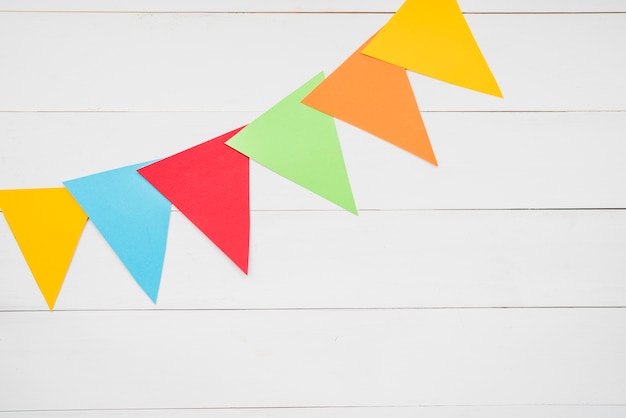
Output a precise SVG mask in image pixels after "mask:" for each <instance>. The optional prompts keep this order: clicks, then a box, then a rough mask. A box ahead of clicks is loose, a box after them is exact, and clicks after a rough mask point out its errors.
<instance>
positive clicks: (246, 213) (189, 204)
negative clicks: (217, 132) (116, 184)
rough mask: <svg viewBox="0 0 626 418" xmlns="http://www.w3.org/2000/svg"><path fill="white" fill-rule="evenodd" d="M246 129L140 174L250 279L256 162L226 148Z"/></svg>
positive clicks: (147, 167) (223, 136)
mask: <svg viewBox="0 0 626 418" xmlns="http://www.w3.org/2000/svg"><path fill="white" fill-rule="evenodd" d="M241 129H242V128H239V129H235V130H234V131H231V132H228V133H226V134H224V135H222V136H218V137H217V138H214V139H212V140H210V141H207V142H204V143H202V144H200V145H197V146H195V147H193V148H190V149H188V150H185V151H182V152H180V153H178V154H175V155H173V156H171V157H168V158H165V159H164V160H161V161H158V162H156V163H154V164H151V165H149V166H146V167H144V168H142V169H140V170H139V174H141V175H142V176H144V177H145V178H146V180H148V181H149V182H150V183H152V185H153V186H154V187H156V188H157V189H158V190H159V191H160V192H161V193H162V194H163V196H165V197H166V198H167V199H169V201H170V202H171V203H172V204H173V205H174V206H176V207H177V208H178V209H179V210H180V211H181V213H182V214H183V215H185V216H186V217H187V218H188V219H189V220H190V221H191V222H192V223H193V224H194V225H195V226H197V227H198V228H199V229H200V230H201V231H202V232H203V233H204V234H205V235H206V236H207V237H209V239H211V241H213V243H215V245H217V246H218V247H219V248H220V249H221V250H222V251H223V252H224V253H225V254H226V255H227V256H228V257H229V258H230V259H231V260H232V261H233V262H234V263H235V264H236V265H237V266H238V267H239V268H240V269H241V270H243V272H244V273H248V253H249V245H250V173H249V172H250V160H249V159H248V157H246V156H245V155H243V154H241V153H240V152H238V151H235V150H234V149H232V148H230V147H227V146H226V145H224V142H225V141H226V140H228V139H230V138H231V137H232V136H233V135H235V134H236V133H237V132H239V131H240V130H241Z"/></svg>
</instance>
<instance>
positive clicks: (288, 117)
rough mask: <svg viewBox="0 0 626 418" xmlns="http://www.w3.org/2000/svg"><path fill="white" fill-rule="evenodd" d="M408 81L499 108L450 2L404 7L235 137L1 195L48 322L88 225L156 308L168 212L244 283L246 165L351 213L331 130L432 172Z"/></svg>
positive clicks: (417, 0) (412, 1) (422, 0)
mask: <svg viewBox="0 0 626 418" xmlns="http://www.w3.org/2000/svg"><path fill="white" fill-rule="evenodd" d="M406 69H408V70H411V71H415V72H418V73H421V74H424V75H426V76H429V77H433V78H436V79H439V80H442V81H446V82H448V83H452V84H455V85H458V86H461V87H465V88H469V89H473V90H476V91H479V92H482V93H486V94H491V95H494V96H499V97H502V94H501V92H500V88H499V87H498V84H497V83H496V81H495V78H494V77H493V75H492V73H491V70H490V69H489V67H488V65H487V63H486V61H485V59H484V57H483V55H482V53H481V51H480V49H479V48H478V45H477V44H476V41H475V40H474V37H473V35H472V33H471V31H470V29H469V26H468V25H467V22H466V21H465V18H464V17H463V14H462V13H461V10H460V8H459V6H458V4H457V3H456V1H455V0H438V1H429V0H407V1H406V2H405V3H404V4H403V5H402V6H401V7H400V9H399V10H398V11H397V13H396V14H394V15H393V16H392V18H391V19H390V20H389V22H388V23H387V24H386V25H385V26H383V28H382V29H381V30H380V31H379V32H378V33H376V34H375V35H373V36H372V38H370V40H368V41H367V42H365V43H364V44H363V45H362V46H361V47H360V48H359V49H358V50H357V51H355V52H354V53H353V54H352V55H351V56H350V57H349V58H348V59H347V60H346V61H345V62H344V63H343V64H341V65H340V66H339V67H338V68H337V69H336V70H335V71H334V72H333V73H331V75H330V76H329V77H328V78H327V79H326V80H324V74H323V73H319V74H318V75H316V76H315V77H313V78H312V79H311V80H309V81H308V82H306V83H305V84H303V85H302V86H301V87H299V88H298V89H296V90H295V91H294V92H292V93H291V94H289V95H287V96H286V97H285V98H284V99H283V100H281V101H280V102H279V103H277V104H276V105H274V106H273V107H271V108H270V109H269V110H267V111H266V112H264V113H263V114H261V115H260V116H259V117H258V118H257V119H255V120H253V121H252V122H251V123H249V124H248V125H247V126H245V127H241V128H238V129H235V130H233V131H230V132H228V133H225V134H223V135H221V136H218V137H216V138H214V139H211V140H209V141H205V142H203V143H201V144H199V145H197V146H195V147H192V148H189V149H187V150H184V151H181V152H179V153H177V154H174V155H172V156H169V157H167V158H164V159H162V160H159V161H151V162H148V163H141V164H133V165H130V166H126V167H122V168H118V169H114V170H109V171H104V172H101V173H97V174H92V175H90V176H86V177H81V178H77V179H73V180H68V181H65V182H64V183H63V184H64V185H65V187H66V188H50V189H22V190H0V209H2V212H3V214H4V217H5V218H6V220H7V222H8V225H9V227H10V229H11V231H12V233H13V235H14V237H15V239H16V241H17V244H18V246H19V248H20V250H21V251H22V254H23V256H24V258H25V260H26V263H27V264H28V266H29V268H30V270H31V272H32V275H33V277H34V278H35V280H36V282H37V285H38V286H39V288H40V290H41V293H42V295H43V296H44V299H45V300H46V303H47V305H48V307H49V309H50V310H52V309H53V308H54V305H55V302H56V300H57V297H58V294H59V292H60V290H61V287H62V285H63V281H64V279H65V276H66V274H67V271H68V268H69V265H70V263H71V260H72V257H73V254H74V251H75V248H76V246H77V244H78V240H79V239H80V235H81V234H82V231H83V228H84V225H85V223H86V221H87V217H88V216H89V218H91V220H92V221H93V223H94V225H95V226H96V228H97V229H98V230H99V231H100V233H101V234H102V236H103V237H104V239H105V240H106V241H107V243H108V244H109V245H110V246H111V248H112V249H113V251H114V252H115V253H116V254H117V256H118V257H119V259H120V260H121V262H122V263H123V264H124V265H125V266H126V268H127V269H128V271H129V272H130V274H131V275H132V277H133V278H134V279H135V281H136V282H137V284H138V285H139V286H140V287H141V288H142V289H143V291H144V292H145V293H146V294H147V295H148V296H149V297H150V299H151V300H152V301H153V302H155V303H156V301H157V297H158V292H159V286H160V282H161V275H162V271H163V263H164V258H165V250H166V244H167V234H168V228H169V220H170V213H171V206H172V204H173V205H175V206H176V207H177V208H178V209H179V210H180V211H181V213H182V214H184V215H185V216H186V217H187V218H188V219H189V220H190V221H191V222H192V223H193V224H194V225H195V226H196V227H198V228H199V229H200V230H201V231H202V232H203V233H204V234H205V235H206V236H207V237H208V238H209V239H210V240H211V241H212V242H213V243H215V245H216V246H217V247H218V248H220V250H221V251H223V252H224V254H225V255H226V256H227V257H228V258H230V260H232V262H233V263H234V264H235V265H236V266H237V267H238V268H239V269H241V270H242V271H243V272H244V273H246V274H247V273H248V259H249V242H250V190H249V188H250V179H249V170H250V169H249V164H250V163H249V160H250V159H253V160H255V161H257V162H258V163H260V164H261V165H263V166H265V167H266V168H268V169H270V170H272V171H274V172H276V173H277V174H279V175H281V176H283V177H285V178H287V179H289V180H291V181H293V182H295V183H296V184H298V185H300V186H302V187H304V188H306V189H308V190H310V191H311V192H313V193H316V194H317V195H319V196H321V197H323V198H325V199H327V200H328V201H330V202H332V203H334V204H336V205H337V206H339V207H341V208H343V209H346V210H348V211H349V212H352V213H354V214H356V213H357V207H356V204H355V202H354V197H353V195H352V190H351V187H350V181H349V178H348V173H347V170H346V167H345V163H344V158H343V153H342V150H341V146H340V143H339V138H338V136H337V130H336V127H335V121H334V118H337V119H340V120H343V121H345V122H347V123H349V124H352V125H354V126H356V127H358V128H360V129H363V130H364V131H366V132H369V133H371V134H373V135H375V136H378V137H380V138H381V139H384V140H386V141H388V142H390V143H392V144H394V145H396V146H398V147H400V148H402V149H404V150H406V151H408V152H410V153H413V154H415V155H416V156H418V157H420V158H422V159H424V160H426V161H428V162H430V163H432V164H433V165H437V160H436V158H435V154H434V152H433V149H432V146H431V144H430V139H429V137H428V134H427V132H426V128H425V126H424V122H423V120H422V117H421V115H420V111H419V107H418V105H417V101H416V99H415V95H414V93H413V90H412V88H411V84H410V82H409V79H408V76H407V73H406Z"/></svg>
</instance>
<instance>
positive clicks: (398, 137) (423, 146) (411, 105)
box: [302, 41, 437, 165]
mask: <svg viewBox="0 0 626 418" xmlns="http://www.w3.org/2000/svg"><path fill="white" fill-rule="evenodd" d="M368 42H369V41H368ZM368 42H366V43H365V44H363V45H362V46H361V47H360V48H359V49H358V50H357V51H356V52H355V53H354V54H352V55H351V56H350V57H349V58H348V59H347V60H346V61H345V62H344V63H343V64H341V65H340V66H339V68H337V69H336V70H335V71H334V72H333V73H332V74H330V75H329V76H328V77H327V78H326V79H325V80H324V81H322V83H321V84H320V85H319V86H317V87H316V88H315V89H314V90H313V91H312V92H311V93H310V94H309V95H308V96H306V97H305V98H304V100H302V103H304V104H305V105H307V106H311V107H312V108H315V109H317V110H319V111H321V112H324V113H327V114H329V115H331V116H334V117H336V118H337V119H340V120H342V121H344V122H347V123H349V124H350V125H354V126H356V127H357V128H361V129H363V130H364V131H366V132H369V133H371V134H373V135H376V136H377V137H379V138H382V139H384V140H386V141H388V142H391V143H392V144H394V145H397V146H398V147H400V148H402V149H405V150H407V151H409V152H411V153H413V154H415V155H417V156H418V157H420V158H423V159H424V160H426V161H428V162H430V163H432V164H434V165H437V160H436V158H435V154H434V153H433V149H432V147H431V145H430V141H429V139H428V133H427V132H426V128H425V127H424V122H423V121H422V116H421V115H420V111H419V108H418V106H417V102H416V101H415V95H414V94H413V89H412V88H411V83H410V82H409V78H408V76H407V74H406V70H405V69H404V68H402V67H398V66H396V65H393V64H389V63H387V62H384V61H380V60H378V59H375V58H371V57H368V56H366V55H363V54H361V51H362V50H363V48H364V47H365V46H366V45H367V43H368Z"/></svg>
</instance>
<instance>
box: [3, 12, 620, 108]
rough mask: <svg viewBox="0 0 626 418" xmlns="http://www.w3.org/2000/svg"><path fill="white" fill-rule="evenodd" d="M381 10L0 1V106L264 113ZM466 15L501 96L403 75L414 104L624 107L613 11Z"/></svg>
mask: <svg viewBox="0 0 626 418" xmlns="http://www.w3.org/2000/svg"><path fill="white" fill-rule="evenodd" d="M388 19H389V15H386V14H258V13H256V14H255V13H253V14H240V13H234V14H137V13H0V50H2V51H3V56H2V65H1V66H0V91H2V92H3V94H2V95H0V110H10V111H16V110H27V111H51V110H55V111H66V110H90V111H93V110H125V111H128V110H134V111H136V110H157V111H163V110H175V111H191V110H204V111H207V110H209V111H233V110H234V111H242V110H247V111H264V110H266V109H267V108H268V107H270V106H271V105H273V104H274V103H276V102H277V101H278V100H280V99H282V98H283V97H284V96H286V95H287V94H288V93H290V92H291V91H293V90H295V89H296V88H297V87H299V86H300V85H301V84H303V83H304V82H305V81H307V80H309V79H310V78H311V77H313V76H314V75H315V74H317V73H318V72H319V71H321V70H325V71H327V72H328V71H331V70H333V69H334V68H335V67H336V66H337V65H339V64H340V63H341V62H342V61H343V60H344V59H345V58H346V57H347V56H348V55H349V54H350V53H352V52H353V51H354V50H355V49H356V48H357V47H358V46H359V45H361V44H362V43H363V42H364V40H366V39H367V38H369V37H370V36H371V34H372V33H374V32H376V31H377V30H378V29H379V28H380V27H381V26H382V25H383V24H384V23H385V22H386V21H387V20H388ZM467 19H468V22H469V24H470V25H471V27H472V29H473V32H474V35H475V37H476V39H477V41H478V43H479V44H480V46H481V48H482V50H483V53H484V55H485V57H486V59H487V60H488V62H489V64H490V66H491V68H492V70H493V72H494V74H495V76H496V77H497V79H498V82H499V84H500V85H501V86H502V92H503V94H504V97H505V100H502V99H499V98H495V97H491V96H487V95H483V94H480V93H476V92H472V91H469V90H465V89H461V88H457V87H454V86H449V85H447V84H445V83H442V82H438V81H435V80H430V79H427V78H425V77H421V76H417V75H416V76H414V77H412V80H413V81H414V87H415V91H416V96H417V99H418V103H419V104H420V106H421V108H422V109H423V110H438V111H442V110H445V111H449V110H465V111H467V110H473V111H477V110H481V111H512V110H523V111H538V110H541V111H572V110H577V111H588V110H593V111H605V110H620V111H621V110H626V94H624V92H626V80H625V79H624V77H623V74H624V73H625V72H626V56H625V54H623V53H622V49H621V48H619V45H615V40H616V39H626V14H622V13H610V14H540V15H537V14H504V15H500V14H497V15H491V14H477V15H471V16H468V17H467ZM252 39H254V42H252Z"/></svg>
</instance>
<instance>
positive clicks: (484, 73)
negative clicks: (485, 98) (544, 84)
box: [363, 0, 502, 97]
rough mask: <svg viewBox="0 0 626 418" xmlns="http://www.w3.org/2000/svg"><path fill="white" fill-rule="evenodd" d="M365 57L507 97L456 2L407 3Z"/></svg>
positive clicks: (413, 0)
mask: <svg viewBox="0 0 626 418" xmlns="http://www.w3.org/2000/svg"><path fill="white" fill-rule="evenodd" d="M363 53H364V54H365V55H369V56H371V57H374V58H378V59H380V60H383V61H386V62H389V63H391V64H395V65H398V66H400V67H404V68H406V69H408V70H411V71H414V72H416V73H420V74H423V75H425V76H428V77H432V78H436V79H438V80H441V81H445V82H447V83H451V84H454V85H457V86H460V87H465V88H468V89H471V90H476V91H478V92H482V93H486V94H490V95H493V96H497V97H502V93H501V92H500V87H498V83H497V82H496V79H495V78H494V77H493V74H492V73H491V70H490V69H489V66H488V65H487V61H485V58H484V57H483V54H482V52H480V48H479V47H478V44H477V43H476V41H475V40H474V35H472V31H471V30H470V28H469V26H468V25H467V22H466V21H465V17H463V13H462V12H461V8H460V7H459V5H458V4H457V2H456V0H436V1H433V0H407V1H406V2H405V3H404V4H403V5H402V6H401V7H400V9H398V11H397V12H396V13H395V14H394V15H393V16H392V17H391V19H390V20H389V22H388V23H387V24H386V25H385V26H384V27H383V28H382V29H381V30H380V32H378V33H377V34H376V35H375V36H374V38H373V39H372V41H371V42H370V43H369V45H367V46H366V47H365V48H364V49H363Z"/></svg>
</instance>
